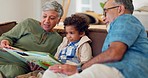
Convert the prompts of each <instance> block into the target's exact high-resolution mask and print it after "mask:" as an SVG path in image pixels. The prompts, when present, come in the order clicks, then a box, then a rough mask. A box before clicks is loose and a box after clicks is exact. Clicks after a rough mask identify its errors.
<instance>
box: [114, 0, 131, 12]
mask: <svg viewBox="0 0 148 78" xmlns="http://www.w3.org/2000/svg"><path fill="white" fill-rule="evenodd" d="M115 3H117V4H123V5H124V6H125V8H126V9H128V10H129V11H130V12H131V13H133V11H134V5H133V1H132V0H115Z"/></svg>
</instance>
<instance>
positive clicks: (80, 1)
mask: <svg viewBox="0 0 148 78" xmlns="http://www.w3.org/2000/svg"><path fill="white" fill-rule="evenodd" d="M86 10H92V0H76V12H85V11H86Z"/></svg>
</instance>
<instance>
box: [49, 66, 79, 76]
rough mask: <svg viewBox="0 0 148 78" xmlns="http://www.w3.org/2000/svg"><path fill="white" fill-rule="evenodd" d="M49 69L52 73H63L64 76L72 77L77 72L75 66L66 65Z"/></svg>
mask: <svg viewBox="0 0 148 78" xmlns="http://www.w3.org/2000/svg"><path fill="white" fill-rule="evenodd" d="M49 69H50V70H52V71H54V72H55V73H63V74H66V75H73V74H75V73H76V72H77V66H74V65H68V64H63V65H62V64H57V65H54V66H50V67H49Z"/></svg>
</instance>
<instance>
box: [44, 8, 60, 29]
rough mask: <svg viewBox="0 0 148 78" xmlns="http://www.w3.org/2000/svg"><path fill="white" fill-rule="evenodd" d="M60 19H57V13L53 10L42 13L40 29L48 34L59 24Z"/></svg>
mask: <svg viewBox="0 0 148 78" xmlns="http://www.w3.org/2000/svg"><path fill="white" fill-rule="evenodd" d="M59 21H60V18H59V17H58V12H56V11H54V10H47V11H44V12H42V20H41V27H42V28H43V29H44V30H45V31H47V32H50V31H52V29H53V28H54V27H55V26H56V24H57V23H59Z"/></svg>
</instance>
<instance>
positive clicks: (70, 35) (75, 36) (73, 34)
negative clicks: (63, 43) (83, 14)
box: [65, 25, 84, 42]
mask: <svg viewBox="0 0 148 78" xmlns="http://www.w3.org/2000/svg"><path fill="white" fill-rule="evenodd" d="M65 32H66V37H67V39H68V40H69V41H70V42H74V41H77V40H80V38H81V37H82V36H84V34H83V33H79V32H78V30H76V28H74V26H71V25H69V26H66V27H65Z"/></svg>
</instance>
